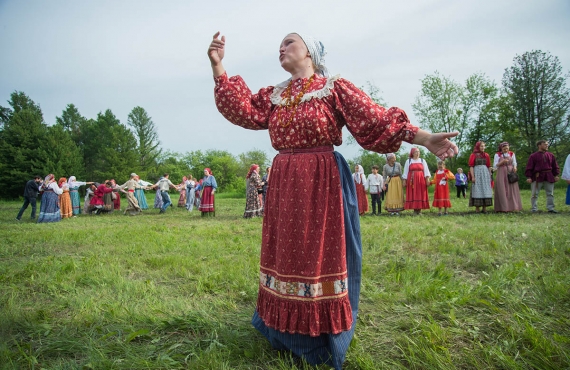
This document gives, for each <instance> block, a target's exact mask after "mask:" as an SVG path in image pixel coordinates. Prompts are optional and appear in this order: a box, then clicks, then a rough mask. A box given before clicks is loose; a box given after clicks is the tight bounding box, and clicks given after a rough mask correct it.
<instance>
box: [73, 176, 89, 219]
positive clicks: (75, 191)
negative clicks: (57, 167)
mask: <svg viewBox="0 0 570 370" xmlns="http://www.w3.org/2000/svg"><path fill="white" fill-rule="evenodd" d="M67 184H68V185H69V196H70V197H71V207H72V209H73V215H74V216H76V215H78V214H80V213H81V204H80V201H79V187H80V186H83V185H91V184H93V182H84V181H77V179H76V178H75V176H69V181H68V182H67Z"/></svg>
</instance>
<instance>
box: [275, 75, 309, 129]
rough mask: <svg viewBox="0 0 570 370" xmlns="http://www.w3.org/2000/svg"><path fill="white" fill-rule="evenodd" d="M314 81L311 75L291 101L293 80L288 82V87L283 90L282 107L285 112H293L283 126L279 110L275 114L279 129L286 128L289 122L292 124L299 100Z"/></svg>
mask: <svg viewBox="0 0 570 370" xmlns="http://www.w3.org/2000/svg"><path fill="white" fill-rule="evenodd" d="M314 79H315V75H314V74H313V75H312V76H311V77H310V78H309V79H308V80H307V82H305V85H303V88H302V89H301V92H300V93H298V94H297V95H295V97H294V98H293V99H291V88H292V86H293V79H291V82H289V85H287V89H285V97H284V99H283V100H284V101H285V105H284V108H285V110H287V112H290V111H291V109H293V112H292V113H291V116H289V119H288V120H287V122H286V123H285V124H283V121H282V120H281V110H279V111H278V112H277V120H278V121H279V125H280V126H281V127H283V128H285V127H288V126H289V125H290V124H291V122H293V117H295V114H296V113H297V107H298V106H299V103H300V102H301V99H303V96H304V95H305V93H306V92H307V90H308V89H309V86H311V83H312V82H313V80H314Z"/></svg>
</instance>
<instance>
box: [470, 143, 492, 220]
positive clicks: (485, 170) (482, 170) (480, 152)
mask: <svg viewBox="0 0 570 370" xmlns="http://www.w3.org/2000/svg"><path fill="white" fill-rule="evenodd" d="M469 173H470V174H471V192H470V194H469V207H473V206H474V207H475V212H477V213H479V208H480V207H481V208H482V211H481V212H482V213H487V207H489V206H492V205H493V188H492V187H491V158H490V157H489V154H487V153H485V143H484V142H482V141H478V142H477V143H476V144H475V148H474V149H473V153H471V155H470V156H469Z"/></svg>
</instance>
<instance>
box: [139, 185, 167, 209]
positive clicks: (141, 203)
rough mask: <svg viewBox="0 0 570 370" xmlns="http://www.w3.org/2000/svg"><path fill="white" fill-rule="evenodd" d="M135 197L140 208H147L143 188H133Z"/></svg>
mask: <svg viewBox="0 0 570 370" xmlns="http://www.w3.org/2000/svg"><path fill="white" fill-rule="evenodd" d="M135 198H137V202H138V204H139V207H140V209H142V210H145V209H148V203H147V202H146V196H145V195H144V190H143V189H135ZM161 199H162V198H161Z"/></svg>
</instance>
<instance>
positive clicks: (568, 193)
mask: <svg viewBox="0 0 570 370" xmlns="http://www.w3.org/2000/svg"><path fill="white" fill-rule="evenodd" d="M566 204H567V205H569V206H570V185H568V187H567V188H566Z"/></svg>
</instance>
